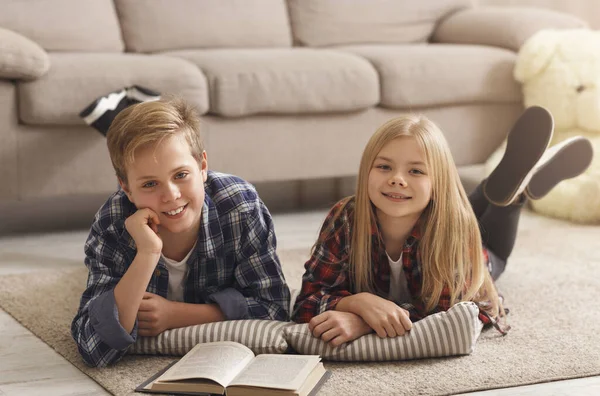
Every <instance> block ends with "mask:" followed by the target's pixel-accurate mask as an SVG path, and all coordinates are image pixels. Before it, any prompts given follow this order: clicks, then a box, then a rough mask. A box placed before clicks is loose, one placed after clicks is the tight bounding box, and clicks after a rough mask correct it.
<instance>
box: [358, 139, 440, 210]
mask: <svg viewBox="0 0 600 396" xmlns="http://www.w3.org/2000/svg"><path fill="white" fill-rule="evenodd" d="M368 184H369V185H368V193H369V198H370V199H371V202H372V203H373V204H374V205H375V207H376V208H377V216H378V218H379V219H380V220H382V219H383V218H389V219H390V220H391V219H401V218H404V219H406V220H414V221H416V220H417V219H418V218H419V216H420V215H421V213H422V212H423V210H424V209H425V208H426V207H427V204H429V200H430V199H431V178H430V177H429V172H428V169H427V164H426V163H425V156H424V153H423V152H422V150H421V148H420V147H419V145H418V144H417V141H416V139H415V138H414V137H411V136H401V137H398V138H396V139H394V140H392V141H390V142H389V143H388V144H386V145H385V146H384V147H383V148H382V149H381V151H380V152H379V154H377V157H376V158H375V162H373V167H372V168H371V170H370V172H369V183H368Z"/></svg>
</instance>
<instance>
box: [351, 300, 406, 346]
mask: <svg viewBox="0 0 600 396" xmlns="http://www.w3.org/2000/svg"><path fill="white" fill-rule="evenodd" d="M352 298H353V299H354V300H355V301H354V304H355V308H354V309H353V311H354V312H356V313H357V314H358V315H360V317H361V318H362V319H363V320H364V321H365V322H366V323H367V324H368V325H369V326H370V327H371V328H372V329H373V330H375V332H376V333H377V335H378V336H379V337H381V338H384V337H396V336H402V335H404V334H406V332H407V331H410V329H411V328H412V322H411V321H410V314H409V312H408V311H407V310H406V309H404V308H401V307H399V306H398V305H396V303H394V302H393V301H390V300H386V299H385V298H382V297H379V296H376V295H374V294H371V293H358V294H355V295H354V296H352Z"/></svg>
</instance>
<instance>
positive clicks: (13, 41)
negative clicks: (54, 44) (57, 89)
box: [0, 27, 50, 80]
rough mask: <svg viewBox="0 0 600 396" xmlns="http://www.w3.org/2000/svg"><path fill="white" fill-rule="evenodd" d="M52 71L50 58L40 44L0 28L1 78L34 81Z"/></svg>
mask: <svg viewBox="0 0 600 396" xmlns="http://www.w3.org/2000/svg"><path fill="white" fill-rule="evenodd" d="M48 69H50V58H49V57H48V54H47V53H46V51H44V50H43V49H42V47H40V46H39V45H38V44H36V43H34V42H33V41H31V40H30V39H28V38H27V37H25V36H22V35H20V34H18V33H15V32H13V31H12V30H7V29H3V28H1V27H0V78H8V79H16V80H33V79H35V78H38V77H41V76H43V75H44V74H46V73H47V72H48Z"/></svg>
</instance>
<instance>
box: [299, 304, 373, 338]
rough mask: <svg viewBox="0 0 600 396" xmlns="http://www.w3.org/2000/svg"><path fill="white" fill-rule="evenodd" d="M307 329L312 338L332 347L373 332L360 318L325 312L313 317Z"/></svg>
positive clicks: (342, 313)
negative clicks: (319, 339)
mask: <svg viewBox="0 0 600 396" xmlns="http://www.w3.org/2000/svg"><path fill="white" fill-rule="evenodd" d="M308 328H309V330H310V331H311V333H312V335H313V336H315V337H317V338H321V339H322V340H323V341H325V342H328V343H329V344H330V345H331V346H333V347H336V346H340V345H342V344H343V343H345V342H349V341H354V340H356V339H357V338H359V337H361V336H363V335H365V334H369V333H370V332H372V331H373V329H371V327H369V325H368V324H367V323H366V322H365V321H364V320H363V319H362V318H361V317H360V316H358V315H356V314H353V313H351V312H341V311H326V312H323V313H322V314H320V315H317V316H315V317H314V318H312V319H311V320H310V322H308Z"/></svg>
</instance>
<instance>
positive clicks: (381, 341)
mask: <svg viewBox="0 0 600 396" xmlns="http://www.w3.org/2000/svg"><path fill="white" fill-rule="evenodd" d="M478 314H479V309H478V308H477V305H475V303H472V302H461V303H458V304H456V305H454V306H453V307H452V308H450V309H449V310H448V311H447V312H439V313H437V314H434V315H430V316H428V317H426V318H425V319H423V320H420V321H418V322H416V323H414V324H413V327H412V330H411V331H410V332H409V333H408V334H407V335H404V336H401V337H394V338H379V337H378V336H377V335H376V334H367V335H365V336H362V337H360V338H359V339H357V340H355V341H352V342H348V343H346V344H345V345H341V346H339V347H332V346H330V345H328V344H327V343H326V342H325V341H323V340H321V339H320V338H316V337H313V336H312V334H311V333H310V331H309V330H308V325H307V324H306V323H304V324H298V325H293V326H288V327H287V328H285V329H284V330H283V332H284V334H285V338H286V340H287V341H288V343H289V344H290V346H291V347H292V348H294V350H296V351H297V352H298V353H301V354H304V355H321V357H322V358H323V359H324V360H332V361H361V362H381V361H386V360H408V359H418V358H429V357H441V356H453V355H468V354H470V353H471V352H473V349H474V348H475V342H476V341H477V338H478V337H479V334H480V333H481V328H482V326H483V324H482V323H481V321H480V320H479V319H478Z"/></svg>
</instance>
